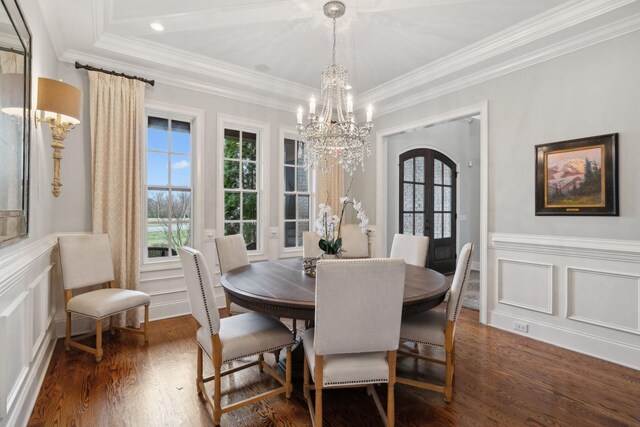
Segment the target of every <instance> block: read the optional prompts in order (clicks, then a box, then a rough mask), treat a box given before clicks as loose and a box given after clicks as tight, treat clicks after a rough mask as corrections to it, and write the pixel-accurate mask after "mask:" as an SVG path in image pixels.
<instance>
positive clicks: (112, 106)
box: [89, 71, 145, 327]
mask: <svg viewBox="0 0 640 427" xmlns="http://www.w3.org/2000/svg"><path fill="white" fill-rule="evenodd" d="M89 86H90V95H89V103H90V116H91V166H92V178H93V191H92V194H93V200H92V212H93V232H94V233H107V234H109V237H110V239H111V249H112V251H113V262H114V268H115V276H116V282H117V283H118V286H120V287H121V288H125V289H136V288H137V287H138V283H139V281H140V215H141V206H140V199H141V188H140V186H141V181H140V179H141V178H140V160H141V156H142V141H143V137H144V129H145V127H144V90H145V85H144V83H143V82H141V81H138V80H132V79H127V78H124V77H118V76H112V75H108V74H104V73H100V72H95V71H89ZM125 322H126V324H127V325H130V326H134V327H139V326H140V321H139V319H138V318H137V311H136V310H133V311H130V312H129V313H127V318H126V321H125V319H124V318H123V317H121V319H120V324H123V323H125Z"/></svg>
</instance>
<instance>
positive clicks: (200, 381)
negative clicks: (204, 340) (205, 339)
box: [145, 326, 204, 396]
mask: <svg viewBox="0 0 640 427" xmlns="http://www.w3.org/2000/svg"><path fill="white" fill-rule="evenodd" d="M145 327H146V326H145ZM196 386H197V388H198V396H202V388H204V381H203V379H202V348H201V347H200V346H198V360H197V362H196ZM201 387H202V388H201Z"/></svg>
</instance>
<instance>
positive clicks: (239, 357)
mask: <svg viewBox="0 0 640 427" xmlns="http://www.w3.org/2000/svg"><path fill="white" fill-rule="evenodd" d="M294 344H295V342H294V341H292V342H290V343H288V344H285V345H280V346H276V347H271V348H268V349H266V350H260V351H257V352H255V353H250V354H243V355H242V356H238V357H234V358H233V359H225V360H223V361H222V363H228V362H233V361H234V360H238V359H244V358H245V357H251V356H255V355H257V354H261V353H270V352H272V351H275V350H282V349H283V348H285V347H287V346H290V345H294ZM198 345H199V346H200V348H202V349H203V350H204V347H202V345H200V344H199V343H198ZM205 353H207V352H206V351H205ZM207 354H209V353H207Z"/></svg>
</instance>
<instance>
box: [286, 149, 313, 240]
mask: <svg viewBox="0 0 640 427" xmlns="http://www.w3.org/2000/svg"><path fill="white" fill-rule="evenodd" d="M283 156H284V171H283V173H284V247H285V248H286V249H290V248H300V247H302V233H303V232H305V231H309V225H310V221H311V219H310V206H311V193H310V187H311V185H310V183H309V175H308V174H307V171H306V170H305V169H304V166H303V165H304V142H302V141H296V140H294V139H289V138H285V139H284V152H283Z"/></svg>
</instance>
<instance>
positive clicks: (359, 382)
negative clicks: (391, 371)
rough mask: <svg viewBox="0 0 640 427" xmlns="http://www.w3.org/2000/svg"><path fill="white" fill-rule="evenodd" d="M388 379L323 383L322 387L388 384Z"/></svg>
mask: <svg viewBox="0 0 640 427" xmlns="http://www.w3.org/2000/svg"><path fill="white" fill-rule="evenodd" d="M388 382H389V378H378V379H375V380H365V381H363V380H351V381H332V382H330V383H323V386H328V385H345V384H378V383H388Z"/></svg>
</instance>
